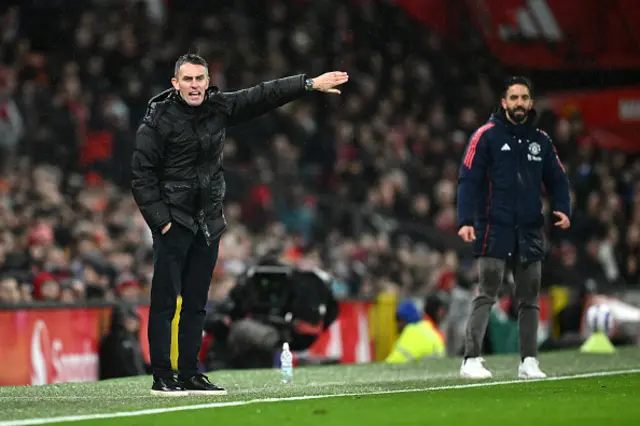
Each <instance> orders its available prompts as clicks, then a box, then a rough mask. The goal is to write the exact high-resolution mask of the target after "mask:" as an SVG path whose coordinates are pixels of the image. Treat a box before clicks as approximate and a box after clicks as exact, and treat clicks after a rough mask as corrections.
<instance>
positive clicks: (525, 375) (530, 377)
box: [518, 373, 547, 380]
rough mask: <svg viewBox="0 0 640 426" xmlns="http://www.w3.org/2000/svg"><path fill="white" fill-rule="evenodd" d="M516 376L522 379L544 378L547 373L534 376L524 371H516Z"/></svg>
mask: <svg viewBox="0 0 640 426" xmlns="http://www.w3.org/2000/svg"><path fill="white" fill-rule="evenodd" d="M518 377H519V378H521V379H523V380H534V379H538V380H539V379H546V378H547V375H546V374H543V375H540V376H539V375H535V376H530V375H528V374H524V373H518Z"/></svg>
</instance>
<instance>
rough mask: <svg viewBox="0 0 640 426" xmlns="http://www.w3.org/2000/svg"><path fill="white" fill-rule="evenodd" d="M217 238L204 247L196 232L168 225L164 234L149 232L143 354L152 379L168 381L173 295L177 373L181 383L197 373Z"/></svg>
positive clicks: (202, 238) (170, 374)
mask: <svg viewBox="0 0 640 426" xmlns="http://www.w3.org/2000/svg"><path fill="white" fill-rule="evenodd" d="M219 243H220V240H219V239H217V240H215V241H213V242H212V243H211V245H209V246H208V245H207V243H206V240H205V237H204V235H203V233H202V232H201V231H198V233H197V234H194V233H193V232H191V230H189V229H187V228H186V227H184V226H182V225H180V224H178V223H176V222H173V224H172V225H171V229H169V231H167V232H166V233H165V234H164V235H159V234H154V240H153V264H154V271H153V279H152V282H151V306H150V309H149V328H148V337H149V352H150V356H151V368H152V370H153V375H154V377H165V378H166V377H171V376H173V374H174V372H173V371H172V369H171V359H170V355H171V321H172V320H173V317H174V315H175V311H176V300H177V298H178V295H181V296H182V310H181V312H180V324H179V326H178V330H179V331H178V370H179V375H180V377H181V378H183V379H187V378H189V377H191V376H193V375H195V374H196V373H197V372H198V352H199V351H200V345H201V343H202V332H203V327H204V317H205V305H206V303H207V299H208V294H209V285H210V283H211V277H212V275H213V270H214V268H215V265H216V261H217V260H218V245H219Z"/></svg>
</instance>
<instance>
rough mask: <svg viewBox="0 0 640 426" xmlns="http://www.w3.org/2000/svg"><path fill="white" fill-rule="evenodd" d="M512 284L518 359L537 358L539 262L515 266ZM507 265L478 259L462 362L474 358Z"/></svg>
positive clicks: (480, 345) (480, 344)
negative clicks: (476, 285) (477, 285)
mask: <svg viewBox="0 0 640 426" xmlns="http://www.w3.org/2000/svg"><path fill="white" fill-rule="evenodd" d="M515 263H516V264H515V269H514V271H513V272H514V280H515V284H516V300H517V303H518V338H519V349H520V356H521V357H522V358H526V357H530V356H531V357H536V356H537V355H538V342H537V340H538V321H539V317H540V306H539V305H538V294H539V292H540V281H541V279H542V262H540V261H537V262H529V263H519V262H515ZM507 266H508V264H507V261H506V260H503V259H494V258H490V257H481V258H479V259H478V272H479V278H480V288H479V294H478V296H476V297H475V298H474V299H473V305H472V309H471V315H470V316H469V320H468V322H467V331H466V335H465V353H464V356H465V358H467V357H478V356H480V352H481V349H482V341H483V340H484V336H485V333H486V331H487V324H488V323H489V314H490V310H491V307H492V306H493V304H494V303H495V302H496V300H497V296H498V291H499V289H500V285H501V284H502V282H503V281H504V278H505V275H506V272H507Z"/></svg>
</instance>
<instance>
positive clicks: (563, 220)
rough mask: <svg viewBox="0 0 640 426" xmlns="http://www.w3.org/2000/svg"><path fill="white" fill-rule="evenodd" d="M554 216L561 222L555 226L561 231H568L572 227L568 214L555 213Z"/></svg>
mask: <svg viewBox="0 0 640 426" xmlns="http://www.w3.org/2000/svg"><path fill="white" fill-rule="evenodd" d="M553 214H555V215H556V216H558V218H560V220H559V221H557V222H556V223H555V224H554V225H555V226H557V227H559V228H561V229H567V228H568V227H570V226H571V221H570V220H569V218H568V217H567V215H566V214H564V213H562V212H553Z"/></svg>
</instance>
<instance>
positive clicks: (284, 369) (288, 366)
mask: <svg viewBox="0 0 640 426" xmlns="http://www.w3.org/2000/svg"><path fill="white" fill-rule="evenodd" d="M280 373H281V374H282V383H291V382H292V381H293V354H292V353H291V351H290V350H289V343H287V342H285V343H283V344H282V352H281V353H280Z"/></svg>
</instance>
